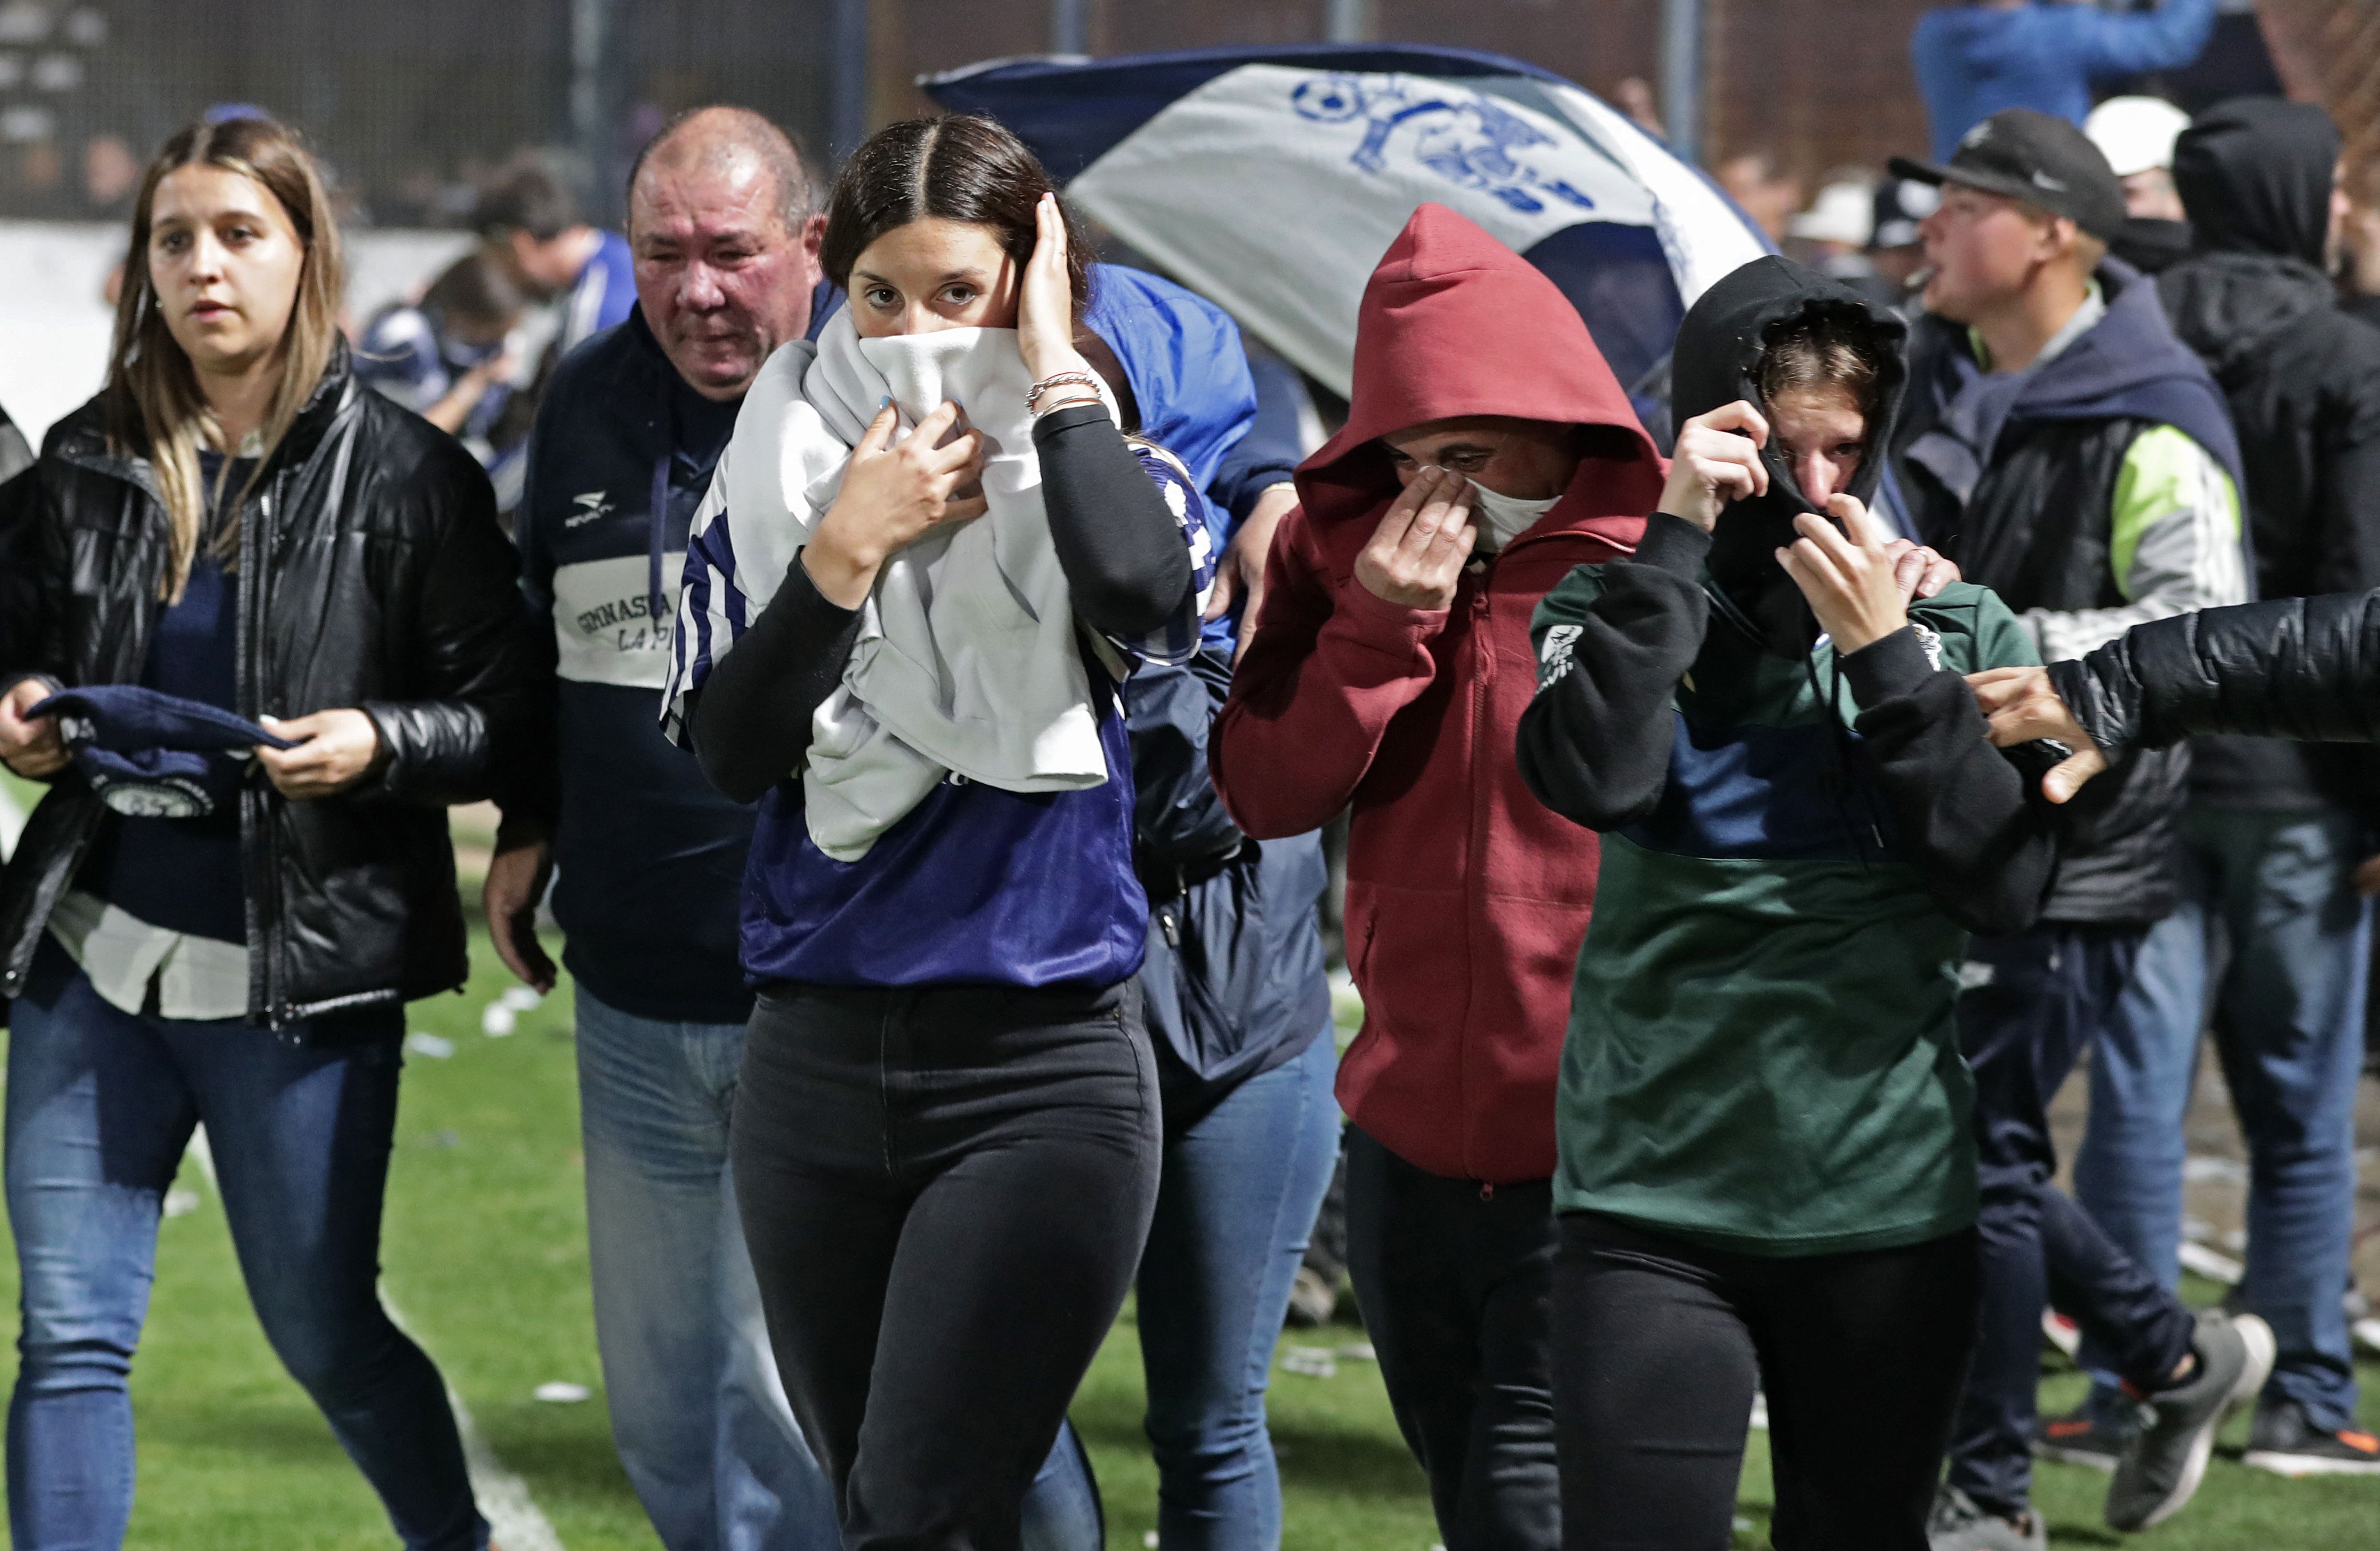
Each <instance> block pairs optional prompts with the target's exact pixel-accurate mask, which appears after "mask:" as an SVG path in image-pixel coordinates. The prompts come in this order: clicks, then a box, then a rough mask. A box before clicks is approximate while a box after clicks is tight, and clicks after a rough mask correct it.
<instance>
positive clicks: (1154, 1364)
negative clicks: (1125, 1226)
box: [1138, 1030, 1339, 1551]
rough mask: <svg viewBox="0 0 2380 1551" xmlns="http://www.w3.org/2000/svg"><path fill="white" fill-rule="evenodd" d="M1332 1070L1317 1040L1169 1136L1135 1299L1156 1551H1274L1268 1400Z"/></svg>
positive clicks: (1314, 1201)
mask: <svg viewBox="0 0 2380 1551" xmlns="http://www.w3.org/2000/svg"><path fill="white" fill-rule="evenodd" d="M1338 1069H1339V1055H1338V1049H1337V1046H1336V1045H1335V1044H1333V1043H1332V1041H1331V1037H1330V1031H1328V1030H1325V1031H1324V1032H1322V1033H1321V1034H1320V1035H1318V1037H1317V1038H1316V1039H1315V1041H1314V1043H1313V1044H1310V1045H1308V1046H1306V1048H1305V1054H1303V1055H1301V1056H1298V1057H1297V1058H1296V1059H1295V1060H1293V1061H1288V1062H1285V1063H1283V1064H1282V1065H1281V1066H1278V1067H1275V1068H1274V1069H1272V1070H1270V1071H1269V1072H1265V1073H1263V1074H1262V1075H1260V1076H1257V1077H1252V1078H1250V1079H1248V1080H1247V1081H1245V1082H1243V1083H1241V1084H1240V1085H1239V1086H1238V1087H1236V1088H1234V1089H1233V1090H1232V1091H1231V1093H1229V1094H1228V1095H1227V1096H1225V1097H1224V1099H1223V1100H1222V1102H1221V1103H1220V1104H1218V1105H1215V1106H1214V1107H1213V1108H1212V1109H1210V1110H1208V1112H1207V1113H1206V1114H1204V1115H1201V1116H1198V1117H1196V1118H1195V1119H1193V1120H1191V1121H1190V1122H1189V1123H1188V1124H1186V1125H1182V1126H1176V1125H1174V1124H1172V1123H1171V1122H1170V1121H1169V1123H1168V1124H1167V1126H1166V1128H1165V1169H1164V1173H1163V1174H1162V1175H1161V1176H1160V1183H1159V1186H1158V1191H1157V1217H1156V1220H1155V1221H1154V1222H1152V1223H1151V1224H1150V1225H1149V1229H1148V1247H1147V1249H1146V1250H1144V1251H1143V1252H1141V1257H1140V1278H1139V1284H1138V1285H1139V1291H1140V1305H1139V1313H1140V1350H1141V1364H1142V1368H1143V1371H1144V1373H1145V1374H1147V1382H1148V1418H1147V1428H1148V1442H1149V1446H1150V1448H1151V1449H1152V1450H1153V1451H1154V1453H1155V1454H1156V1456H1157V1477H1158V1487H1157V1537H1158V1544H1159V1545H1160V1546H1162V1547H1164V1551H1207V1548H1210V1547H1211V1548H1213V1551H1269V1548H1270V1547H1273V1546H1277V1545H1280V1544H1281V1477H1280V1474H1279V1473H1278V1472H1277V1471H1276V1469H1275V1467H1274V1463H1273V1453H1272V1437H1271V1435H1270V1434H1269V1433H1268V1432H1267V1431H1266V1428H1265V1385H1266V1382H1267V1380H1268V1379H1269V1377H1270V1376H1271V1373H1272V1355H1273V1346H1274V1343H1275V1342H1276V1341H1278V1340H1279V1339H1280V1337H1281V1319H1282V1316H1283V1315H1284V1314H1285V1313H1287V1312H1288V1309H1289V1291H1290V1284H1291V1283H1292V1282H1293V1280H1295V1278H1296V1276H1297V1267H1298V1264H1299V1263H1300V1262H1302V1261H1303V1260H1304V1259H1305V1239H1306V1235H1307V1234H1308V1233H1309V1232H1311V1231H1312V1229H1313V1227H1314V1215H1315V1214H1316V1213H1317V1212H1318V1211H1319V1210H1321V1207H1322V1192H1323V1191H1326V1190H1328V1189H1330V1172H1331V1170H1332V1168H1334V1167H1335V1166H1337V1164H1338V1161H1339V1105H1338V1104H1337V1103H1336V1102H1335V1101H1334V1100H1333V1099H1332V1097H1331V1092H1330V1088H1331V1081H1332V1079H1333V1078H1334V1077H1336V1075H1337V1073H1338Z"/></svg>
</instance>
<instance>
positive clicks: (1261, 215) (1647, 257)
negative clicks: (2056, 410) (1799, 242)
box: [920, 44, 1768, 429]
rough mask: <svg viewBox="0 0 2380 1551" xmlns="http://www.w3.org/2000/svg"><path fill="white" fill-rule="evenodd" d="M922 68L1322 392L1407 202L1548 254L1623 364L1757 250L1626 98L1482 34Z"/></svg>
mask: <svg viewBox="0 0 2380 1551" xmlns="http://www.w3.org/2000/svg"><path fill="white" fill-rule="evenodd" d="M920 84H922V85H923V86H924V88H925V90H926V92H927V93H928V94H929V96H931V97H932V98H933V99H934V100H935V101H936V102H937V103H940V104H941V105H942V106H944V107H947V108H950V109H953V110H954V111H957V112H963V113H980V114H986V115H989V116H991V117H994V118H997V119H999V120H1001V121H1002V123H1004V124H1006V125H1008V126H1009V127H1010V128H1012V129H1014V130H1015V131H1016V133H1017V134H1018V135H1019V136H1021V137H1022V138H1023V139H1024V140H1026V143H1027V144H1029V145H1031V146H1032V147H1033V149H1034V151H1035V153H1037V154H1038V155H1039V156H1040V157H1041V159H1042V161H1043V163H1044V164H1045V165H1048V166H1049V168H1050V171H1051V173H1053V174H1054V175H1056V176H1057V177H1058V178H1059V179H1060V180H1061V181H1062V183H1064V184H1065V186H1066V191H1067V193H1068V195H1069V196H1070V197H1071V198H1073V199H1074V200H1075V202H1077V203H1078V204H1079V205H1080V206H1081V207H1082V209H1083V210H1084V211H1086V212H1087V214H1090V215H1091V216H1092V217H1093V218H1095V219H1096V220H1098V221H1099V222H1100V223H1102V224H1103V225H1105V226H1107V227H1108V228H1109V229H1110V230H1111V231H1112V232H1114V233H1115V235H1116V236H1117V237H1119V238H1123V240H1124V241H1125V242H1128V243H1130V244H1131V245H1132V246H1133V247H1134V248H1136V249H1138V250H1140V251H1141V252H1142V253H1144V254H1146V255H1147V257H1148V258H1149V259H1150V260H1152V261H1154V262H1155V263H1157V264H1159V265H1160V266H1162V267H1163V268H1164V269H1166V270H1168V271H1170V272H1171V273H1172V275H1174V277H1175V278H1177V279H1179V280H1181V281H1182V282H1183V283H1184V285H1187V286H1189V287H1192V288H1193V289H1195V290H1197V291H1200V292H1202V293H1204V294H1205V295H1206V296H1208V297H1209V298H1211V299H1213V300H1215V301H1216V302H1218V303H1220V305H1221V306H1223V307H1224V308H1225V309H1227V310H1229V311H1231V312H1232V313H1233V314H1234V315H1235V316H1237V317H1238V319H1239V320H1240V322H1241V324H1242V325H1243V326H1245V327H1246V328H1247V329H1249V330H1250V331H1251V332H1253V333H1254V334H1256V335H1257V337H1259V338H1261V339H1262V340H1264V341H1265V342H1266V343H1267V344H1269V345H1270V346H1271V347H1272V348H1274V349H1276V350H1278V351H1280V352H1281V355H1283V356H1284V357H1286V358H1288V360H1291V361H1292V362H1293V363H1294V364H1295V365H1296V366H1298V367H1299V368H1300V369H1302V370H1304V371H1305V372H1307V373H1308V374H1309V375H1311V376H1313V377H1314V378H1315V379H1316V380H1317V381H1318V382H1320V383H1322V384H1324V385H1326V386H1328V387H1330V388H1331V389H1332V390H1334V391H1335V392H1337V393H1340V394H1342V395H1344V394H1345V393H1346V392H1347V390H1348V387H1349V373H1350V371H1351V368H1352V366H1353V363H1354V349H1355V310H1356V304H1357V303H1358V301H1360V300H1361V299H1362V297H1363V293H1364V284H1365V282H1366V280H1367V279H1369V278H1370V276H1371V273H1372V267H1373V265H1374V264H1376V263H1378V262H1379V257H1380V255H1381V253H1383V252H1384V251H1386V250H1387V249H1388V246H1389V244H1390V241H1392V240H1393V239H1394V238H1395V237H1396V235H1397V233H1398V232H1399V231H1400V230H1402V229H1403V226H1404V224H1405V221H1406V218H1407V217H1409V216H1410V215H1411V214H1413V212H1414V208H1415V206H1416V205H1419V204H1421V203H1423V202H1437V203H1439V204H1443V205H1446V206H1448V207H1450V208H1451V209H1453V210H1456V211H1459V212H1461V213H1462V214H1463V215H1465V216H1467V217H1469V218H1470V219H1471V220H1473V221H1475V222H1477V223H1478V224H1479V225H1480V226H1483V227H1485V228H1486V229H1487V230H1488V231H1489V232H1491V233H1493V234H1494V235H1495V236H1496V237H1497V238H1500V239H1501V240H1502V241H1503V242H1504V243H1505V244H1506V245H1508V246H1509V247H1511V248H1512V250H1513V251H1515V252H1517V253H1519V254H1521V255H1522V256H1523V257H1524V258H1526V259H1527V260H1529V262H1530V263H1534V264H1536V266H1537V267H1538V268H1539V269H1541V270H1543V271H1545V272H1546V274H1547V275H1550V276H1551V277H1552V278H1553V280H1554V281H1555V283H1556V284H1558V285H1559V286H1560V287H1561V288H1562V290H1563V292H1564V293H1565V294H1566V295H1568V296H1569V297H1570V299H1571V300H1572V301H1573V303H1574V304H1575V305H1576V306H1577V308H1578V310H1579V313H1580V315H1581V316H1583V317H1584V318H1585V320H1586V324H1587V327H1588V329H1589V330H1590V331H1591V332H1592V333H1593V334H1594V336H1595V339H1596V343H1597V345H1599V346H1600V347H1601V348H1602V349H1603V353H1604V355H1605V356H1606V357H1607V358H1608V359H1609V361H1610V364H1611V369H1612V372H1613V374H1614V375H1616V376H1617V377H1618V378H1619V379H1620V381H1621V383H1622V384H1632V383H1633V382H1635V381H1636V380H1637V379H1638V378H1639V377H1640V376H1642V375H1643V374H1644V373H1645V372H1646V371H1647V370H1648V369H1649V368H1651V367H1652V366H1653V365H1654V364H1655V363H1657V362H1658V360H1661V359H1662V358H1663V357H1664V356H1666V355H1667V354H1668V352H1669V349H1670V340H1671V338H1672V337H1673V336H1675V334H1676V332H1677V326H1678V320H1679V319H1680V318H1681V317H1682V315H1683V314H1684V311H1685V309H1686V307H1687V306H1688V305H1689V304H1690V303H1692V302H1693V300H1694V298H1696V297H1698V296H1700V295H1701V294H1702V293H1703V291H1704V290H1705V288H1706V287H1708V286H1710V284H1711V283H1712V282H1713V281H1715V280H1717V279H1718V278H1719V276H1721V275H1725V274H1727V273H1728V272H1729V271H1730V270H1732V269H1734V268H1736V267H1737V266H1738V265H1740V264H1743V263H1747V262H1748V261H1750V260H1752V259H1755V258H1757V257H1758V256H1759V255H1760V254H1762V253H1764V252H1766V251H1767V250H1768V246H1767V240H1766V239H1765V238H1763V237H1762V236H1761V235H1760V233H1759V232H1758V231H1757V229H1755V227H1754V226H1752V225H1751V223H1750V222H1749V221H1747V220H1746V219H1745V218H1744V216H1743V214H1742V213H1741V212H1739V211H1738V210H1736V208H1735V207H1734V206H1733V205H1732V204H1730V202H1728V200H1727V199H1726V198H1725V196H1723V195H1722V194H1720V193H1719V192H1718V189H1716V188H1715V187H1713V186H1712V184H1711V183H1710V182H1709V180H1708V179H1706V178H1705V177H1703V175H1702V173H1701V172H1700V171H1698V170H1697V169H1696V168H1694V167H1693V166H1691V165H1687V164H1686V163H1684V162H1682V161H1680V160H1679V159H1678V158H1677V157H1676V156H1674V155H1672V154H1670V151H1669V149H1668V148H1667V147H1666V146H1664V145H1663V144H1662V143H1661V142H1660V141H1659V140H1657V139H1655V138H1654V137H1653V136H1651V135H1648V134H1646V133H1645V131H1644V130H1643V129H1641V128H1638V127H1637V126H1636V125H1635V124H1634V123H1633V122H1632V121H1631V120H1629V119H1628V118H1627V117H1626V116H1623V115H1622V114H1621V113H1619V112H1618V111H1617V110H1615V109H1613V108H1611V107H1610V106H1609V105H1608V104H1605V103H1603V102H1602V101H1601V100H1600V99H1598V98H1597V97H1595V96H1594V95H1593V94H1591V93H1589V92H1585V91H1583V90H1581V89H1580V88H1578V87H1576V86H1573V85H1572V84H1571V83H1570V82H1569V81H1566V80H1564V79H1561V78H1560V77H1559V76H1556V75H1553V74H1550V73H1549V72H1548V71H1545V70H1541V69H1538V68H1537V67H1535V66H1533V65H1524V64H1523V63H1521V62H1520V61H1518V60H1513V59H1506V58H1501V57H1500V56H1498V55H1488V54H1475V53H1471V52H1468V51H1466V50H1462V49H1445V48H1431V47H1425V46H1418V45H1401V44H1358V45H1342V44H1313V45H1305V46H1292V47H1284V48H1273V49H1246V48H1232V49H1199V50H1193V51H1189V52H1184V53H1175V54H1147V55H1122V56H1118V57H1115V58H1109V59H1092V60H1074V59H1015V60H1004V61H995V62H992V63H990V64H984V65H977V66H972V67H968V68H965V69H962V70H954V71H952V72H950V73H948V74H945V75H940V76H933V77H929V78H928V79H925V80H924V81H923V82H921V83H920ZM1664 429H1666V428H1664Z"/></svg>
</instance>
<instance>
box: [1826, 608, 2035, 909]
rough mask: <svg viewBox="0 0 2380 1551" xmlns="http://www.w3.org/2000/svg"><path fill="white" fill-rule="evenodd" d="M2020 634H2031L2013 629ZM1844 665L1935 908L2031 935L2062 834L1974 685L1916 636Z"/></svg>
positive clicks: (1870, 747)
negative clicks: (1936, 661)
mask: <svg viewBox="0 0 2380 1551" xmlns="http://www.w3.org/2000/svg"><path fill="white" fill-rule="evenodd" d="M2008 634H2009V635H2010V636H2011V637H2015V636H2017V635H2018V634H2019V632H2018V631H2017V630H2016V629H2015V627H2014V625H2013V623H2010V625H2009V628H2008ZM1842 666H1843V677H1844V679H1845V681H1846V682H1848V683H1849V684H1850V685H1851V689H1852V698H1853V699H1855V700H1856V701H1857V702H1859V704H1860V706H1861V711H1860V714H1859V718H1858V721H1857V722H1856V723H1855V724H1854V725H1855V726H1856V727H1857V729H1858V731H1859V735H1860V737H1861V739H1864V743H1865V747H1866V750H1867V752H1868V754H1869V756H1870V757H1871V758H1873V759H1874V760H1875V761H1876V779H1877V781H1878V783H1879V784H1880V785H1881V786H1882V787H1883V788H1884V791H1885V800H1887V801H1888V802H1889V803H1891V804H1892V812H1893V817H1894V818H1895V819H1896V820H1897V821H1899V824H1900V834H1901V840H1902V844H1903V845H1904V846H1905V847H1906V848H1907V852H1908V860H1909V861H1911V862H1913V864H1914V865H1915V866H1916V867H1917V869H1918V870H1919V872H1920V873H1922V874H1923V875H1924V877H1925V886H1926V891H1927V892H1928V893H1930V894H1931V895H1932V896H1933V897H1934V902H1935V903H1936V904H1937V906H1939V907H1940V908H1941V910H1942V912H1943V913H1944V914H1945V915H1947V916H1949V918H1950V919H1951V920H1952V921H1955V922H1958V923H1959V924H1960V925H1961V926H1963V927H1965V928H1967V929H1968V930H1969V931H1971V932H1981V933H1984V934H1986V935H1992V936H2006V935H2008V934H2011V933H2016V932H2022V931H2023V930H2025V929H2026V928H2027V927H2029V926H2031V925H2032V924H2033V923H2034V919H2035V918H2036V917H2037V916H2038V915H2039V914H2040V911H2041V902H2042V898H2043V896H2044V895H2045V894H2046V892H2047V891H2048V887H2049V883H2050V879H2051V876H2052V875H2053V873H2055V872H2056V870H2057V864H2058V845H2057V837H2056V831H2055V828H2054V825H2053V824H2052V821H2051V819H2050V816H2049V812H2048V810H2047V809H2046V807H2045V806H2044V805H2043V804H2042V803H2040V802H2039V801H2037V800H2034V799H2033V797H2032V795H2031V794H2030V793H2029V792H2028V791H2027V790H2026V787H2027V786H2028V784H2029V783H2028V782H2027V781H2026V779H2025V777H2024V775H2023V774H2022V772H2021V771H2020V770H2019V769H2018V768H2017V766H2016V765H2015V764H2014V763H2011V762H2010V759H2009V757H2008V756H2007V755H2006V754H2003V753H2002V752H2001V751H1999V750H1998V749H1995V748H1994V747H1992V744H1991V739H1990V736H1989V729H1988V728H1987V727H1985V724H1984V718H1983V714H1982V713H1981V712H1979V711H1978V710H1977V709H1976V708H1975V698H1974V696H1973V694H1971V693H1969V692H1968V690H1967V686H1966V683H1965V681H1964V680H1962V679H1961V678H1960V677H1959V676H1958V675H1957V674H1955V673H1947V672H1942V671H1939V670H1937V669H1936V668H1935V667H1934V666H1933V665H1932V664H1931V663H1930V662H1929V661H1928V660H1927V658H1926V655H1925V647H1924V646H1923V645H1921V644H1920V643H1919V641H1918V639H1917V635H1916V632H1915V631H1914V630H1913V629H1910V628H1907V627H1903V628H1902V629H1899V630H1896V631H1895V632H1893V633H1892V634H1891V635H1888V636H1887V637H1885V638H1884V639H1883V640H1881V641H1876V642H1875V643H1873V644H1871V645H1870V646H1868V647H1867V648H1865V649H1864V650H1863V651H1859V652H1854V653H1852V654H1851V655H1849V656H1847V657H1845V658H1843V659H1842Z"/></svg>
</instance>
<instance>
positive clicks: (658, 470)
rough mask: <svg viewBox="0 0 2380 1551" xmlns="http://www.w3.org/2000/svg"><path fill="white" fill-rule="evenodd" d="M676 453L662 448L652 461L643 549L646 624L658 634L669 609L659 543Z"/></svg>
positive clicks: (665, 521) (665, 529)
mask: <svg viewBox="0 0 2380 1551" xmlns="http://www.w3.org/2000/svg"><path fill="white" fill-rule="evenodd" d="M676 456H677V454H676V450H675V449H674V448H672V447H667V446H664V447H663V448H662V455H661V456H660V457H659V458H655V459H653V500H652V505H651V507H650V508H648V509H649V510H650V513H651V516H650V518H649V519H648V523H649V527H648V536H647V540H646V545H645V558H646V562H647V565H646V571H645V612H646V614H647V615H648V616H649V617H648V619H647V623H648V624H649V625H650V626H651V628H652V629H654V630H655V631H656V632H658V631H659V630H660V629H661V628H662V611H663V610H664V609H665V608H666V607H667V606H668V605H667V602H666V596H667V595H666V594H665V593H664V592H662V541H663V539H665V538H666V537H667V536H668V531H669V495H670V488H669V472H670V459H671V458H674V457H676Z"/></svg>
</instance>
